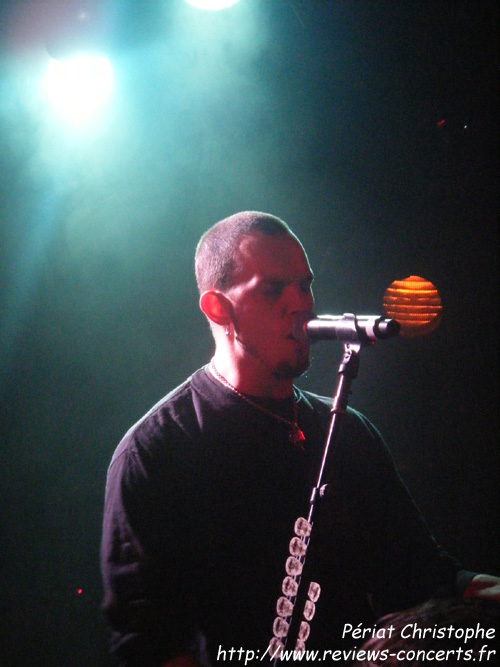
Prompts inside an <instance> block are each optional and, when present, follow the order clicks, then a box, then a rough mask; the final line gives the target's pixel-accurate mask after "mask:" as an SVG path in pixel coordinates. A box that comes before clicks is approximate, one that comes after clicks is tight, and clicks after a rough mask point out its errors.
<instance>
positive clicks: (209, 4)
mask: <svg viewBox="0 0 500 667" xmlns="http://www.w3.org/2000/svg"><path fill="white" fill-rule="evenodd" d="M186 2H187V3H188V4H190V5H192V6H193V7H196V9H208V10H212V11H214V10H217V9H226V7H231V5H235V4H236V3H237V2H239V0H186Z"/></svg>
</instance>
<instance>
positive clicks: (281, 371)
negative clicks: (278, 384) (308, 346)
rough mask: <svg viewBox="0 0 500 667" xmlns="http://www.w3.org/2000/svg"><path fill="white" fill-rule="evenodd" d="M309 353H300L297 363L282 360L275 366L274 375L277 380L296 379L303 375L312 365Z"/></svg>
mask: <svg viewBox="0 0 500 667" xmlns="http://www.w3.org/2000/svg"><path fill="white" fill-rule="evenodd" d="M310 363H311V361H310V358H309V354H307V355H305V356H304V355H300V357H298V358H297V360H296V361H295V363H291V362H289V361H282V362H280V363H279V364H277V366H276V367H275V369H274V371H273V375H274V377H275V378H276V379H277V380H295V379H296V378H298V377H300V376H301V375H303V374H304V373H305V372H306V371H307V369H308V368H309V366H310Z"/></svg>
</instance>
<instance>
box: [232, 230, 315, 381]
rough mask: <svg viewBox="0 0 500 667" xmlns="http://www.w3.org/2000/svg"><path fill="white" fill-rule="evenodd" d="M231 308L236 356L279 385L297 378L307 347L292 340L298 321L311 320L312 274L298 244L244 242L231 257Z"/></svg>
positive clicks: (266, 239)
mask: <svg viewBox="0 0 500 667" xmlns="http://www.w3.org/2000/svg"><path fill="white" fill-rule="evenodd" d="M235 264H236V270H235V272H234V276H233V279H234V280H233V287H231V288H230V289H229V290H227V291H226V292H225V294H226V296H227V298H228V299H229V300H230V301H231V303H232V308H233V313H232V315H233V325H234V331H235V337H236V338H235V339H236V343H237V344H236V350H237V354H238V355H239V356H240V358H241V359H242V360H244V361H249V362H251V363H252V362H254V361H256V360H257V361H258V362H259V366H260V367H261V369H262V370H264V369H265V370H267V371H268V372H269V373H270V375H272V376H274V377H275V378H277V379H280V380H281V379H283V380H285V379H291V378H294V377H298V376H299V375H301V374H302V373H303V372H304V371H305V370H306V369H307V367H308V366H309V345H307V344H303V343H299V342H298V341H296V340H295V339H294V337H293V335H292V332H293V328H294V324H295V321H296V319H297V316H298V315H299V314H301V315H304V314H307V315H310V314H312V308H313V304H314V298H313V294H312V287H311V286H312V281H313V274H312V271H311V267H310V266H309V262H308V260H307V257H306V254H305V252H304V250H303V248H302V246H301V245H300V243H299V242H298V241H297V239H296V238H294V237H293V236H290V235H288V234H283V235H280V236H266V235H264V234H262V233H260V232H259V233H256V234H254V235H252V236H245V237H243V239H242V241H241V243H240V246H239V248H238V251H237V253H236V256H235Z"/></svg>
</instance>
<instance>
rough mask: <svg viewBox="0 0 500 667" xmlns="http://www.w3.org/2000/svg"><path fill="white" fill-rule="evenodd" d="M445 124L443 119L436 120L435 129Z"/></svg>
mask: <svg viewBox="0 0 500 667" xmlns="http://www.w3.org/2000/svg"><path fill="white" fill-rule="evenodd" d="M445 123H446V121H445V120H444V119H443V120H438V122H437V123H436V125H437V127H443V125H444V124H445Z"/></svg>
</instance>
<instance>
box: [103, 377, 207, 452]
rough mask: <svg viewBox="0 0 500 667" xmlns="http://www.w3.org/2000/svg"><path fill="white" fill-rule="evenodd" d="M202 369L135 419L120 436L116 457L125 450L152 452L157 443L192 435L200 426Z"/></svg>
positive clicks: (182, 438) (178, 440) (174, 440)
mask: <svg viewBox="0 0 500 667" xmlns="http://www.w3.org/2000/svg"><path fill="white" fill-rule="evenodd" d="M203 372H204V371H203V370H201V371H196V372H195V373H193V375H191V376H189V377H188V378H187V379H186V380H184V382H182V383H181V384H180V385H178V386H177V387H175V389H172V390H171V391H170V392H168V394H166V395H165V396H164V397H163V398H161V399H160V400H159V401H157V402H156V403H155V404H154V405H153V406H152V407H151V408H150V409H149V410H148V411H147V412H146V414H144V415H143V416H142V417H141V418H140V419H139V420H138V421H137V422H135V423H134V424H133V425H132V426H131V427H130V428H129V429H128V431H127V432H126V433H125V435H124V436H123V438H122V439H121V441H120V443H119V445H118V447H117V448H116V450H115V453H114V456H113V460H115V459H116V458H118V457H120V456H121V455H123V454H124V453H130V452H134V453H145V452H146V451H149V452H151V453H152V452H153V451H154V450H155V449H157V448H158V447H161V449H163V446H164V443H165V442H166V441H169V442H170V443H175V442H180V441H183V442H186V441H188V440H190V439H192V438H193V437H194V436H195V434H196V433H197V432H198V431H199V428H200V425H199V420H198V417H197V410H196V398H195V395H197V394H199V392H198V391H197V388H196V387H197V384H199V379H198V376H199V374H200V373H203Z"/></svg>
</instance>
